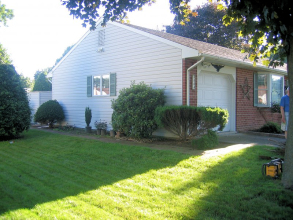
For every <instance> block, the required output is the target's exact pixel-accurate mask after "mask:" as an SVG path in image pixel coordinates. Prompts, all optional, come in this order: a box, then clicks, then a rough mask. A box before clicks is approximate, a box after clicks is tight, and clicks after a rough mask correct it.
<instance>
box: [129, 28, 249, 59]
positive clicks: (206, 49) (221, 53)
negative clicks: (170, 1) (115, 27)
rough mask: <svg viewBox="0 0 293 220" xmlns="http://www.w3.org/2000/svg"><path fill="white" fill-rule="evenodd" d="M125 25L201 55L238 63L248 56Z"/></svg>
mask: <svg viewBox="0 0 293 220" xmlns="http://www.w3.org/2000/svg"><path fill="white" fill-rule="evenodd" d="M125 25H127V26H129V27H132V28H135V29H138V30H140V31H144V32H146V33H149V34H153V35H156V36H158V37H161V38H164V39H166V40H170V41H173V42H175V43H178V44H181V45H184V46H186V47H190V48H192V49H196V50H198V51H199V52H200V53H203V54H207V55H211V56H217V57H221V58H226V59H231V60H235V61H236V60H237V61H244V59H245V57H246V55H247V54H246V53H241V52H240V51H238V50H233V49H229V48H226V47H222V46H218V45H214V44H210V43H206V42H203V41H199V40H194V39H190V38H186V37H181V36H178V35H174V34H169V33H166V32H163V31H156V30H152V29H148V28H144V27H139V26H136V25H131V24H125ZM245 61H246V62H247V61H248V60H245Z"/></svg>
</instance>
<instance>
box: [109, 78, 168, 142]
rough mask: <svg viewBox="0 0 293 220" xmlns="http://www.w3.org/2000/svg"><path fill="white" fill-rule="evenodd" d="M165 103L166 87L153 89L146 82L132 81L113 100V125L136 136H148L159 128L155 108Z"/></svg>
mask: <svg viewBox="0 0 293 220" xmlns="http://www.w3.org/2000/svg"><path fill="white" fill-rule="evenodd" d="M164 104H165V95H164V89H153V88H151V87H150V86H148V85H146V84H145V83H144V82H141V83H139V84H134V82H132V83H131V85H130V88H124V89H122V90H121V91H120V95H119V96H118V98H117V99H116V100H112V108H113V114H112V126H113V129H114V130H115V131H120V132H123V133H125V134H126V135H128V136H131V137H134V138H148V137H150V136H151V135H152V133H153V132H154V131H155V130H156V129H157V128H158V126H157V123H156V121H155V119H154V117H155V109H156V108H157V107H158V106H163V105H164Z"/></svg>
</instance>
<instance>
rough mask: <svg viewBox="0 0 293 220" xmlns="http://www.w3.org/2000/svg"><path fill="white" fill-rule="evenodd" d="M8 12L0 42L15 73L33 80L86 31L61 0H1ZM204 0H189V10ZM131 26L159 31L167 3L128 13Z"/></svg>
mask: <svg viewBox="0 0 293 220" xmlns="http://www.w3.org/2000/svg"><path fill="white" fill-rule="evenodd" d="M0 2H1V4H4V5H6V8H7V9H13V13H14V18H13V19H12V20H8V22H7V25H8V27H4V26H3V25H1V26H0V43H1V44H2V45H3V47H4V48H5V49H6V50H7V53H8V54H9V55H10V58H11V59H12V64H13V65H14V66H15V68H16V71H17V72H18V73H19V74H22V75H24V76H25V77H30V78H31V79H33V77H34V74H35V73H36V71H38V70H42V69H46V68H48V67H52V66H53V65H54V64H55V61H56V59H58V58H59V57H61V56H62V54H63V52H64V50H65V49H66V48H67V47H68V46H71V45H73V44H75V43H77V42H78V40H79V39H80V38H81V37H82V36H83V35H84V34H85V33H86V32H87V31H88V29H89V27H88V26H87V27H86V28H84V27H82V25H81V24H82V21H81V20H79V19H74V18H73V17H72V16H70V15H69V11H68V9H67V8H66V7H65V6H63V5H61V1H60V0H0ZM206 2H207V0H191V3H190V4H191V8H192V9H193V8H195V7H196V6H197V5H202V4H203V3H206ZM128 18H129V20H130V24H134V25H138V26H141V27H146V28H151V29H155V30H162V29H163V25H171V24H172V23H173V19H174V15H172V14H171V13H170V9H169V2H168V0H157V2H156V3H154V4H152V5H151V6H144V7H143V8H142V10H141V11H135V12H132V13H129V14H128Z"/></svg>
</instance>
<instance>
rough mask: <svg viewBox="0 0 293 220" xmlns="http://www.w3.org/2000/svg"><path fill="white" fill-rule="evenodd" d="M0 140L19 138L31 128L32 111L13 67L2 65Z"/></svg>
mask: <svg viewBox="0 0 293 220" xmlns="http://www.w3.org/2000/svg"><path fill="white" fill-rule="evenodd" d="M0 88H1V89H0V103H1V105H0V140H6V139H12V138H16V137H19V135H20V134H21V133H22V132H23V131H24V130H28V129H29V126H30V116H31V110H30V107H29V101H28V97H27V94H26V92H25V91H24V88H23V87H22V85H21V82H20V77H19V75H18V74H17V72H16V71H15V69H14V67H13V66H12V65H3V64H2V65H0Z"/></svg>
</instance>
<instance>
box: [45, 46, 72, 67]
mask: <svg viewBox="0 0 293 220" xmlns="http://www.w3.org/2000/svg"><path fill="white" fill-rule="evenodd" d="M72 47H74V44H73V45H72V46H69V47H67V48H66V49H65V50H64V52H63V54H62V56H61V57H59V58H58V59H57V60H56V61H55V65H54V66H56V65H57V64H58V63H59V62H60V61H61V60H62V58H63V57H65V56H66V54H67V53H68V52H69V51H70V50H71V48H72ZM52 69H53V68H52ZM48 72H50V71H48Z"/></svg>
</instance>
